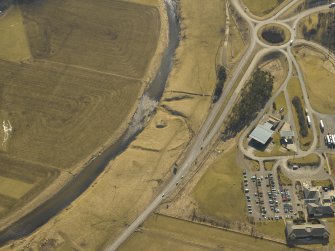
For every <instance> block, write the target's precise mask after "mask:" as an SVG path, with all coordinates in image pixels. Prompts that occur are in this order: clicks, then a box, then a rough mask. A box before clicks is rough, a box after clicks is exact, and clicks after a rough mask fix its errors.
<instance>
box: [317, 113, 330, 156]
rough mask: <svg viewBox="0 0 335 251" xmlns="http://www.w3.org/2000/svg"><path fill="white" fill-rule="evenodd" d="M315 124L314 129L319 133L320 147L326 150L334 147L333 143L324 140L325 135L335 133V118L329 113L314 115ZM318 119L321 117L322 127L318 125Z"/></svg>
mask: <svg viewBox="0 0 335 251" xmlns="http://www.w3.org/2000/svg"><path fill="white" fill-rule="evenodd" d="M316 118H317V119H316V120H315V125H316V129H317V130H318V131H319V133H320V147H319V148H320V149H321V150H328V149H335V146H334V143H333V144H328V143H327V142H326V138H325V137H326V136H327V135H335V118H334V116H329V115H322V116H321V115H320V116H316ZM320 119H322V121H323V124H324V129H322V128H321V126H320Z"/></svg>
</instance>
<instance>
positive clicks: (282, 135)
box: [280, 131, 294, 138]
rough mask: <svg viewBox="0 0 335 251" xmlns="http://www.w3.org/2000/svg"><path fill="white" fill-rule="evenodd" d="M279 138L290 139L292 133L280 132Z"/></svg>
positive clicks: (292, 135)
mask: <svg viewBox="0 0 335 251" xmlns="http://www.w3.org/2000/svg"><path fill="white" fill-rule="evenodd" d="M280 137H281V138H292V137H294V132H293V131H281V132H280Z"/></svg>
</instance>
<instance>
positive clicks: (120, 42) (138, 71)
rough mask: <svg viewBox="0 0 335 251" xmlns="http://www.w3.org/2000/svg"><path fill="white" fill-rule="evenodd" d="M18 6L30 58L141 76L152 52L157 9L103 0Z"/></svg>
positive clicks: (158, 23) (154, 44)
mask: <svg viewBox="0 0 335 251" xmlns="http://www.w3.org/2000/svg"><path fill="white" fill-rule="evenodd" d="M78 5H80V6H81V7H80V8H78ZM21 8H22V12H23V17H24V20H25V22H26V23H27V24H26V29H27V34H28V39H29V44H30V48H31V52H32V55H33V56H34V58H37V59H47V60H50V61H53V62H58V63H62V64H71V65H77V66H80V67H83V68H90V69H94V70H97V71H101V72H112V73H114V74H119V75H122V76H128V77H133V78H139V77H142V76H143V74H144V73H145V70H146V67H147V66H148V64H149V62H150V60H151V58H152V56H153V54H154V53H155V49H156V46H157V39H158V35H159V30H160V22H159V12H158V10H157V8H151V7H147V6H143V5H137V4H133V3H127V2H118V1H107V0H100V1H99V4H95V3H94V2H92V1H89V0H84V1H78V0H76V1H71V2H67V3H65V2H62V3H61V2H60V1H52V0H48V1H33V2H29V3H27V4H23V5H22V6H21ZM139 13H140V14H139Z"/></svg>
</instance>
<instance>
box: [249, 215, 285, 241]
mask: <svg viewBox="0 0 335 251" xmlns="http://www.w3.org/2000/svg"><path fill="white" fill-rule="evenodd" d="M256 229H257V231H258V232H260V233H263V234H266V235H268V236H271V237H274V238H278V239H280V240H285V239H286V237H285V223H284V221H283V220H278V221H270V222H262V223H257V224H256Z"/></svg>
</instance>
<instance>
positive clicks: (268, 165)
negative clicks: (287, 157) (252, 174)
mask: <svg viewBox="0 0 335 251" xmlns="http://www.w3.org/2000/svg"><path fill="white" fill-rule="evenodd" d="M274 164H275V162H274V161H264V169H265V170H266V171H272V169H273V166H274Z"/></svg>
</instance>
